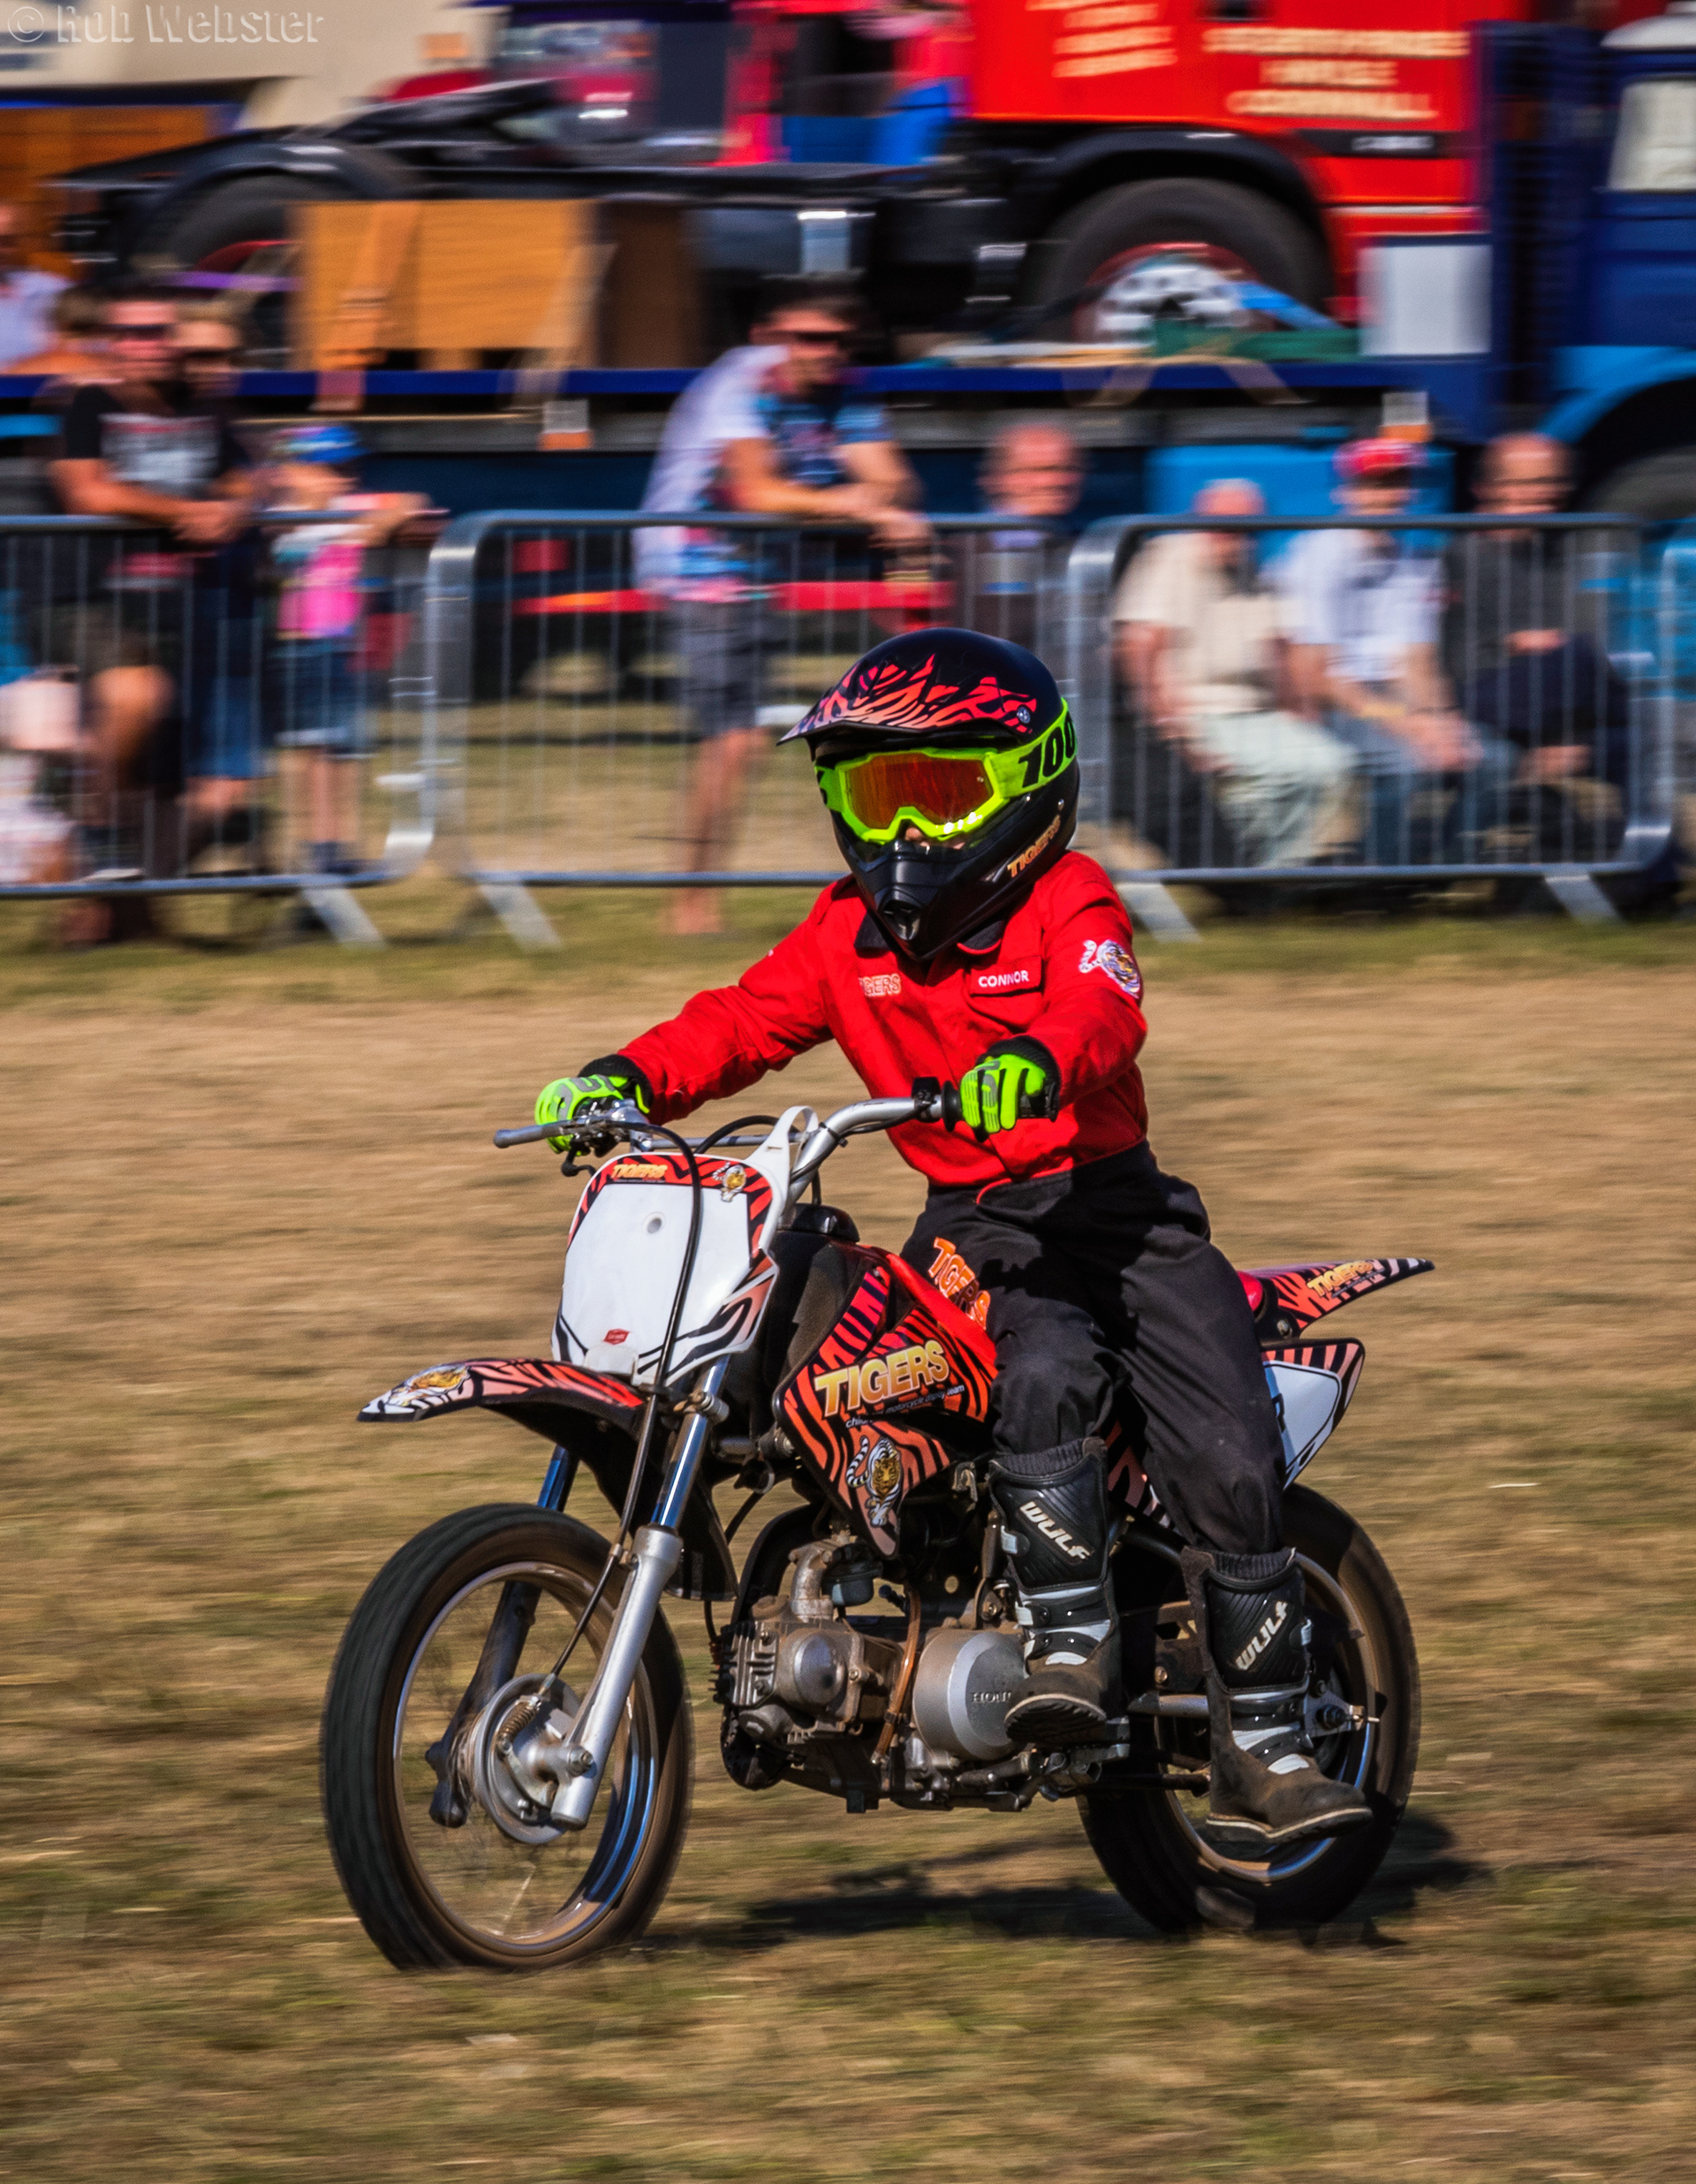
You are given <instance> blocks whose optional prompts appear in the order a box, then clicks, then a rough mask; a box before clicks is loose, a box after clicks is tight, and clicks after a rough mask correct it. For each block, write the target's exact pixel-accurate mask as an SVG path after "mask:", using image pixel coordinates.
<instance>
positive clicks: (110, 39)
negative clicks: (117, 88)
mask: <svg viewBox="0 0 1696 2184" xmlns="http://www.w3.org/2000/svg"><path fill="white" fill-rule="evenodd" d="M327 20H328V18H327V17H325V16H322V15H314V14H313V13H311V12H310V11H305V10H299V9H295V8H239V7H235V8H221V7H199V6H195V5H193V0H190V4H187V5H183V4H181V0H143V4H142V5H141V6H140V7H110V8H84V7H74V6H60V5H57V4H55V5H50V6H37V5H35V4H34V0H27V4H25V5H23V6H21V7H12V8H10V9H8V8H6V7H4V4H0V38H4V39H5V40H7V41H9V42H11V44H13V45H24V46H46V45H64V46H71V45H90V46H102V45H156V46H174V45H179V46H210V45H220V46H231V45H245V46H257V45H285V46H299V45H316V44H317V43H318V33H319V32H320V31H321V30H322V28H323V26H324V24H325V22H326V21H327Z"/></svg>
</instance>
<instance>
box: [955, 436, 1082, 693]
mask: <svg viewBox="0 0 1696 2184" xmlns="http://www.w3.org/2000/svg"><path fill="white" fill-rule="evenodd" d="M1084 475H1085V468H1084V458H1083V456H1082V454H1081V452H1080V451H1079V446H1078V443H1077V442H1076V440H1074V439H1073V438H1072V436H1071V433H1070V432H1069V431H1068V430H1067V429H1066V428H1065V426H1064V425H1060V424H1050V423H1043V422H1033V423H1030V424H1017V425H1009V426H1008V427H1006V428H1005V429H1004V430H1003V431H1001V432H999V433H997V434H996V437H995V439H994V440H993V441H992V442H991V444H990V446H989V450H988V453H987V455H986V456H985V458H984V463H983V468H982V471H981V473H980V478H979V483H980V488H981V489H982V493H983V501H984V507H985V509H986V511H987V512H988V513H989V514H991V515H1004V516H1009V517H1012V518H1014V519H1017V520H1016V522H1015V525H1014V526H1013V527H1010V528H1009V529H1007V530H1005V531H990V532H988V533H985V532H972V533H966V534H965V535H963V536H962V537H961V540H960V546H959V558H960V560H961V562H962V563H963V565H964V569H963V573H962V578H961V581H960V585H959V588H960V591H961V593H962V595H964V597H965V600H966V601H967V602H968V606H967V611H966V615H965V620H966V622H967V625H968V626H969V627H971V628H973V629H980V630H983V631H985V632H987V633H988V634H989V635H990V636H993V637H1003V638H1005V639H1007V640H1008V641H1009V642H1010V643H1012V644H1016V645H1024V646H1026V648H1028V649H1029V650H1031V651H1033V652H1037V653H1041V652H1042V651H1043V649H1044V646H1045V644H1046V642H1047V641H1048V639H1049V630H1048V627H1047V620H1048V618H1047V616H1046V614H1045V613H1044V608H1045V606H1046V604H1047V603H1048V600H1049V597H1050V595H1051V594H1052V591H1053V589H1054V588H1055V585H1056V579H1058V578H1059V577H1060V575H1061V574H1062V572H1063V569H1064V557H1065V551H1066V546H1067V544H1068V537H1067V531H1066V526H1067V523H1068V520H1069V519H1070V518H1071V514H1072V512H1073V511H1074V510H1075V509H1076V508H1077V505H1078V503H1079V498H1080V497H1081V496H1082V493H1083V489H1084Z"/></svg>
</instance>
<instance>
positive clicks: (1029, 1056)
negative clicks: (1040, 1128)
mask: <svg viewBox="0 0 1696 2184" xmlns="http://www.w3.org/2000/svg"><path fill="white" fill-rule="evenodd" d="M1059 1107H1060V1072H1059V1071H1058V1069H1056V1066H1055V1063H1054V1058H1053V1056H1052V1055H1050V1054H1049V1052H1048V1051H1047V1050H1045V1049H1044V1048H1042V1047H1040V1046H1039V1045H1038V1044H1037V1043H1036V1041H1035V1040H1034V1039H1021V1040H1019V1041H1018V1042H1017V1043H1013V1044H1010V1045H1007V1046H993V1047H990V1048H989V1049H988V1051H987V1052H985V1053H983V1054H981V1055H980V1057H979V1058H978V1059H977V1060H976V1061H975V1062H973V1065H972V1066H971V1068H970V1069H968V1070H967V1071H966V1073H965V1076H964V1077H962V1078H961V1079H960V1112H961V1114H962V1115H963V1116H964V1117H965V1120H966V1122H967V1123H968V1124H969V1125H970V1126H971V1127H972V1128H973V1130H974V1131H975V1132H976V1133H977V1134H978V1136H979V1137H980V1138H987V1137H993V1136H994V1135H995V1134H996V1131H998V1130H1011V1128H1012V1126H1013V1125H1014V1124H1015V1123H1016V1122H1024V1121H1027V1120H1029V1119H1031V1118H1033V1117H1046V1118H1048V1119H1053V1117H1054V1116H1055V1115H1056V1114H1057V1113H1058V1111H1059Z"/></svg>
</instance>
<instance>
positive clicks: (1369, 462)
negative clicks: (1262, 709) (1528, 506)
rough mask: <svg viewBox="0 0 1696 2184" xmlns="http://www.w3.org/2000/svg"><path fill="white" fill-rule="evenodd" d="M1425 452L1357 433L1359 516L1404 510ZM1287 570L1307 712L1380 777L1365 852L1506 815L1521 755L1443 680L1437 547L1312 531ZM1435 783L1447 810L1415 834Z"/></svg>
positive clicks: (1412, 850)
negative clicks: (1511, 759) (1508, 779)
mask: <svg viewBox="0 0 1696 2184" xmlns="http://www.w3.org/2000/svg"><path fill="white" fill-rule="evenodd" d="M1423 462H1424V453H1423V451H1422V450H1421V449H1420V448H1419V447H1418V446H1416V445H1414V444H1411V443H1409V442H1406V441H1402V440H1392V439H1374V440H1355V441H1352V442H1350V443H1349V444H1348V445H1346V446H1345V447H1344V448H1342V449H1341V450H1339V451H1338V454H1337V459H1336V470H1337V476H1338V481H1339V484H1338V498H1339V500H1340V501H1341V503H1342V505H1343V507H1344V510H1345V511H1346V512H1348V513H1349V514H1351V515H1354V516H1359V517H1367V518H1370V517H1377V518H1379V519H1386V518H1390V517H1395V516H1399V515H1402V514H1404V513H1405V511H1406V508H1407V504H1408V499H1409V496H1410V494H1411V492H1412V488H1413V484H1414V481H1415V479H1416V477H1417V475H1418V473H1419V471H1420V467H1421V466H1422V465H1423ZM1277 574H1278V581H1279V587H1280V589H1281V591H1282V593H1283V600H1284V621H1283V627H1284V634H1285V636H1286V637H1287V638H1288V639H1289V640H1290V642H1291V652H1292V656H1291V674H1292V686H1293V689H1294V691H1295V693H1296V694H1297V696H1298V701H1299V709H1300V710H1302V711H1303V712H1305V713H1306V714H1307V715H1308V717H1310V718H1311V719H1314V720H1316V721H1321V722H1322V723H1323V724H1324V725H1325V726H1326V727H1327V728H1328V729H1329V731H1330V732H1331V733H1332V734H1333V735H1335V736H1336V737H1338V738H1340V739H1341V740H1342V741H1343V742H1344V743H1345V744H1346V745H1347V746H1348V747H1349V748H1350V749H1351V750H1352V751H1353V752H1354V754H1355V755H1356V758H1357V760H1358V761H1359V766H1360V769H1361V770H1362V772H1363V773H1364V774H1365V776H1366V777H1367V785H1368V791H1369V805H1368V809H1367V823H1366V830H1365V838H1364V840H1363V842H1362V845H1361V853H1362V857H1363V859H1364V861H1366V862H1367V863H1368V864H1407V863H1435V862H1442V861H1448V860H1449V859H1450V858H1452V857H1454V856H1456V855H1458V849H1459V843H1458V836H1459V832H1460V830H1461V828H1462V826H1463V825H1464V824H1466V823H1470V824H1471V825H1472V826H1473V827H1477V826H1480V825H1485V824H1488V823H1490V821H1491V820H1492V819H1494V817H1495V815H1496V813H1497V811H1498V809H1499V802H1500V792H1501V788H1502V785H1503V779H1504V777H1505V773H1506V770H1507V757H1506V755H1505V754H1504V753H1503V750H1502V747H1501V746H1500V745H1499V744H1487V743H1486V742H1485V741H1484V740H1482V739H1480V738H1479V737H1478V736H1477V735H1475V734H1474V733H1473V731H1472V730H1471V729H1470V728H1468V726H1467V724H1466V723H1465V720H1464V719H1462V717H1460V715H1459V714H1458V713H1457V712H1456V711H1455V710H1454V709H1453V707H1452V705H1451V704H1450V700H1449V696H1448V694H1447V692H1446V690H1445V689H1444V687H1443V683H1442V672H1441V670H1440V668H1439V665H1438V660H1437V617H1438V573H1437V565H1436V561H1435V557H1433V556H1432V555H1430V554H1429V553H1427V551H1426V550H1424V549H1423V548H1421V547H1420V546H1419V545H1418V544H1417V543H1416V542H1414V541H1413V540H1412V538H1410V537H1409V535H1407V534H1406V533H1405V532H1397V531H1352V530H1335V531H1308V532H1306V533H1304V534H1303V535H1302V536H1301V537H1299V538H1298V539H1297V540H1296V542H1295V543H1294V544H1293V545H1292V546H1291V548H1290V550H1288V552H1287V553H1285V554H1284V555H1283V557H1282V558H1281V560H1280V563H1279V565H1278V572H1277ZM1457 785H1461V786H1462V789H1463V792H1462V793H1461V794H1460V795H1458V796H1457V795H1455V794H1453V793H1451V792H1452V791H1453V789H1454V788H1455V787H1456V786H1457ZM1427 790H1432V791H1435V793H1436V799H1437V805H1438V809H1437V814H1436V816H1435V820H1434V821H1432V822H1430V823H1427V824H1426V825H1425V827H1424V828H1423V830H1422V831H1421V832H1420V835H1419V836H1418V837H1417V838H1416V836H1415V832H1414V823H1415V818H1416V811H1415V798H1416V796H1417V795H1420V794H1421V793H1422V792H1425V791H1427Z"/></svg>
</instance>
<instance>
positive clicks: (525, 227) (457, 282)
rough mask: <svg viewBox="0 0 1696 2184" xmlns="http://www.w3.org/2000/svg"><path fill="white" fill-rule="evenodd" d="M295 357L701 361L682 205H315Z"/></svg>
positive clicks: (307, 365)
mask: <svg viewBox="0 0 1696 2184" xmlns="http://www.w3.org/2000/svg"><path fill="white" fill-rule="evenodd" d="M293 218H294V222H295V229H294V231H295V234H296V236H297V237H298V238H299V243H300V250H299V256H298V260H297V263H296V267H295V272H296V277H297V279H298V282H299V285H298V287H297V289H296V292H295V297H294V315H293V333H292V348H293V354H294V361H295V365H296V368H298V369H299V370H304V371H337V370H348V369H354V368H358V367H359V366H360V364H361V363H371V362H374V361H375V360H376V359H377V358H379V357H380V356H381V355H382V353H384V352H386V351H390V350H395V349H409V350H413V351H416V352H418V353H419V354H420V360H422V361H423V362H424V363H426V364H427V365H429V366H433V367H435V368H438V369H453V368H461V369H464V368H473V367H474V366H475V365H476V364H477V363H478V362H479V361H480V360H481V358H482V356H483V354H484V353H486V352H488V351H489V350H509V351H510V350H519V351H520V352H522V353H524V354H525V355H526V357H527V358H529V359H530V360H533V361H534V363H535V364H537V365H538V366H540V367H541V368H553V369H564V368H568V367H571V366H579V367H581V366H587V365H592V364H595V363H605V364H608V365H617V366H621V367H634V366H641V365H646V366H647V367H649V368H664V367H669V366H687V365H692V364H695V363H698V362H699V361H700V330H699V314H698V312H697V310H696V307H695V294H696V281H695V274H694V269H693V262H692V260H691V258H690V254H689V250H688V237H687V231H686V227H685V213H684V209H683V208H682V207H680V206H674V205H665V204H658V203H655V204H647V203H640V202H636V203H626V202H619V201H613V202H609V203H607V204H597V203H594V202H592V201H589V200H587V199H553V200H544V201H527V200H522V199H520V200H513V199H488V198H481V199H480V198H466V199H461V200H458V201H451V202H446V203H439V202H430V203H424V204H415V203H412V202H410V201H407V202H401V201H395V202H390V203H385V204H375V205H373V204H364V205H348V204H326V205H301V206H299V207H297V208H295V209H294V212H293Z"/></svg>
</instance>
